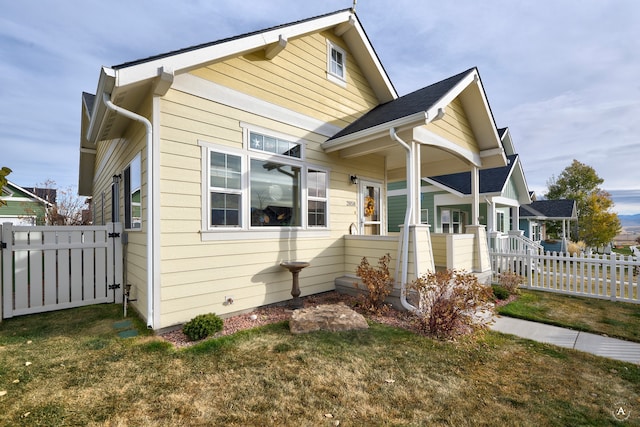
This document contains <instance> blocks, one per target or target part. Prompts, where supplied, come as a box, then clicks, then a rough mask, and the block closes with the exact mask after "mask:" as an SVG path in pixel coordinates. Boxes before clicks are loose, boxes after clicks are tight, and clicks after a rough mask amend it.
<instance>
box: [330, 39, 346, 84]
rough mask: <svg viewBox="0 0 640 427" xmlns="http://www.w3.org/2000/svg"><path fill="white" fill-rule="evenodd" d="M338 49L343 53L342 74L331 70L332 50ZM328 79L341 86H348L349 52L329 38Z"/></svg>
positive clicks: (338, 51)
mask: <svg viewBox="0 0 640 427" xmlns="http://www.w3.org/2000/svg"><path fill="white" fill-rule="evenodd" d="M334 50H335V51H336V52H337V53H339V54H340V55H342V63H341V64H340V65H341V66H342V75H339V74H336V73H334V72H333V71H332V70H331V65H332V64H333V62H334V61H333V57H332V55H331V54H332V51H334ZM327 79H328V80H329V81H331V82H333V83H336V84H338V85H339V86H341V87H345V88H346V87H347V52H345V50H344V49H342V48H341V47H339V46H338V45H336V44H335V43H333V42H332V41H331V40H329V39H327Z"/></svg>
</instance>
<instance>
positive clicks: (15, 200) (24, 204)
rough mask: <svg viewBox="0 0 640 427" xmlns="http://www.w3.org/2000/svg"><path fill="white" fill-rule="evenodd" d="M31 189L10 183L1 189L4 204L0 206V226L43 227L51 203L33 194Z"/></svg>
mask: <svg viewBox="0 0 640 427" xmlns="http://www.w3.org/2000/svg"><path fill="white" fill-rule="evenodd" d="M30 190H33V188H31V189H28V188H26V187H20V186H19V185H17V184H14V183H13V182H11V181H8V182H7V185H5V186H4V187H3V188H2V196H0V198H1V199H2V200H3V201H4V202H5V204H3V205H1V206H0V224H2V223H4V222H10V223H12V224H14V225H43V224H45V223H46V218H47V212H48V210H49V208H50V207H51V206H53V203H52V202H49V201H47V200H45V199H44V198H41V197H39V196H38V195H36V194H34V193H33V192H32V191H30Z"/></svg>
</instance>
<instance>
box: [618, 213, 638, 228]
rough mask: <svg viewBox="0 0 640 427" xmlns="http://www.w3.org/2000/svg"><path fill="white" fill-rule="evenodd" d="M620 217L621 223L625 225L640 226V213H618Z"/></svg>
mask: <svg viewBox="0 0 640 427" xmlns="http://www.w3.org/2000/svg"><path fill="white" fill-rule="evenodd" d="M618 218H620V224H621V225H622V226H623V227H634V226H640V214H635V215H618Z"/></svg>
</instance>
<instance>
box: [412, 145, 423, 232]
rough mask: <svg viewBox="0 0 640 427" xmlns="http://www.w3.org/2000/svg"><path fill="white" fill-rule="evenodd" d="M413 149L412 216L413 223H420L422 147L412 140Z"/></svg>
mask: <svg viewBox="0 0 640 427" xmlns="http://www.w3.org/2000/svg"><path fill="white" fill-rule="evenodd" d="M411 151H412V152H413V165H412V166H413V185H412V186H411V190H412V194H411V195H410V197H411V198H412V200H413V212H412V215H411V218H410V223H411V225H417V224H420V211H421V209H422V200H421V197H420V187H421V185H420V182H421V181H422V170H421V169H420V161H421V158H420V147H419V146H418V144H417V143H416V142H415V141H413V140H412V141H411Z"/></svg>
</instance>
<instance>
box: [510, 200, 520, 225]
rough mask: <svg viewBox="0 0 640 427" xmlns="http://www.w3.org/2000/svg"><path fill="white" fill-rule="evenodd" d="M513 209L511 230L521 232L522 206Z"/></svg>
mask: <svg viewBox="0 0 640 427" xmlns="http://www.w3.org/2000/svg"><path fill="white" fill-rule="evenodd" d="M511 209H512V211H513V215H512V219H511V221H512V224H511V228H512V229H513V230H520V206H519V205H518V206H514V207H513V208H511Z"/></svg>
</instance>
